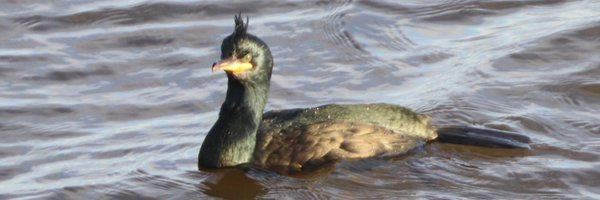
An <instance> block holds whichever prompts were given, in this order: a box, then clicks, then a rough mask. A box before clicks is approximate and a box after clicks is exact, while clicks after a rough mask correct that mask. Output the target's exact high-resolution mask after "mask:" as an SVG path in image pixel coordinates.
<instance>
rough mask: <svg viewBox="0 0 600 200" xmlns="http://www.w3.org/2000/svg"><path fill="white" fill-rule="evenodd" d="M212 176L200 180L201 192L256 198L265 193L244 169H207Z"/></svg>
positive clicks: (238, 197) (213, 194) (217, 195)
mask: <svg viewBox="0 0 600 200" xmlns="http://www.w3.org/2000/svg"><path fill="white" fill-rule="evenodd" d="M207 172H210V173H211V174H212V175H213V176H211V177H209V178H207V179H205V180H203V181H202V182H200V185H199V187H200V188H201V190H202V192H203V193H204V194H206V195H208V196H211V197H217V198H223V199H256V198H257V197H259V196H262V195H265V194H266V193H267V191H266V189H265V187H264V186H263V185H262V184H260V183H259V182H258V181H256V180H254V179H252V178H250V177H248V176H247V175H246V171H245V170H240V169H224V170H207Z"/></svg>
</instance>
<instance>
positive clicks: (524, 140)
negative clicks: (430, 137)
mask: <svg viewBox="0 0 600 200" xmlns="http://www.w3.org/2000/svg"><path fill="white" fill-rule="evenodd" d="M436 141H438V142H443V143H452V144H462V145H472V146H482V147H494V148H511V149H530V147H529V143H530V142H531V139H529V137H527V136H524V135H520V134H518V133H514V132H509V131H501V130H495V129H484V128H475V127H469V126H448V127H442V128H438V138H437V140H436Z"/></svg>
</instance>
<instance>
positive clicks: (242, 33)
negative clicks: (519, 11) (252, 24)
mask: <svg viewBox="0 0 600 200" xmlns="http://www.w3.org/2000/svg"><path fill="white" fill-rule="evenodd" d="M234 20H235V30H234V31H233V41H234V42H238V41H239V40H241V39H242V38H245V37H246V31H247V30H248V21H250V18H249V17H248V16H246V23H244V20H243V19H242V12H240V13H239V14H238V15H236V16H235V18H234Z"/></svg>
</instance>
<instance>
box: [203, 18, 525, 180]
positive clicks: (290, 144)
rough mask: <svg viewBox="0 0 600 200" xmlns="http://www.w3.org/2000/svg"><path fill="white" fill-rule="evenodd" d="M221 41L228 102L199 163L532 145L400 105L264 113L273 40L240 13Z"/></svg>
mask: <svg viewBox="0 0 600 200" xmlns="http://www.w3.org/2000/svg"><path fill="white" fill-rule="evenodd" d="M234 21H235V28H234V32H233V33H232V34H231V35H229V36H227V37H226V38H225V39H224V40H223V42H222V44H221V60H220V61H218V62H216V63H214V64H213V65H212V71H213V72H214V71H221V70H222V71H225V74H226V75H227V78H228V83H227V93H226V98H225V101H224V102H223V104H222V106H221V110H220V112H219V117H218V119H217V121H216V122H215V124H214V125H213V126H212V128H211V129H210V131H209V132H208V134H207V136H206V138H205V139H204V142H203V143H202V147H201V148H200V153H199V155H198V167H199V169H206V168H209V169H210V168H226V167H236V166H241V165H252V166H258V167H261V168H265V169H274V170H275V169H276V170H277V171H284V172H295V171H306V170H308V169H315V168H318V167H319V166H323V165H325V164H328V163H335V162H337V161H340V160H345V159H362V158H371V157H379V156H394V155H400V154H403V153H406V152H407V151H409V150H411V149H413V148H415V147H417V146H419V145H422V144H425V143H427V142H431V141H441V142H449V143H457V144H467V145H477V146H485V147H500V148H522V149H528V148H529V144H528V143H529V142H530V139H529V138H528V137H526V136H523V135H520V134H516V133H513V132H507V131H500V130H493V129H484V128H475V127H469V126H450V127H436V126H435V125H434V124H432V122H431V121H432V120H431V118H430V117H429V116H427V115H424V114H419V113H416V112H414V111H412V110H411V109H409V108H404V107H401V106H397V105H392V104H384V103H376V104H351V105H348V104H346V105H338V104H329V105H323V106H318V107H313V108H296V109H288V110H275V111H270V112H267V113H263V111H264V108H265V105H266V104H267V99H268V92H269V87H270V81H271V73H272V71H273V65H274V63H273V56H272V55H271V51H270V49H269V46H267V44H266V43H265V42H264V41H263V40H261V39H260V38H258V37H257V36H255V35H252V34H250V33H248V32H247V30H248V21H249V19H248V18H247V19H246V22H244V20H243V19H242V16H241V13H240V14H238V15H236V16H235V17H234Z"/></svg>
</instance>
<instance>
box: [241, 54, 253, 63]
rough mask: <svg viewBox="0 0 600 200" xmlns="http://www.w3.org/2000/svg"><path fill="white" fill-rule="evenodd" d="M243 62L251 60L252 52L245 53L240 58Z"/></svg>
mask: <svg viewBox="0 0 600 200" xmlns="http://www.w3.org/2000/svg"><path fill="white" fill-rule="evenodd" d="M242 59H243V60H244V62H250V61H251V60H252V54H250V53H247V54H246V55H245V56H244V58H242Z"/></svg>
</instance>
